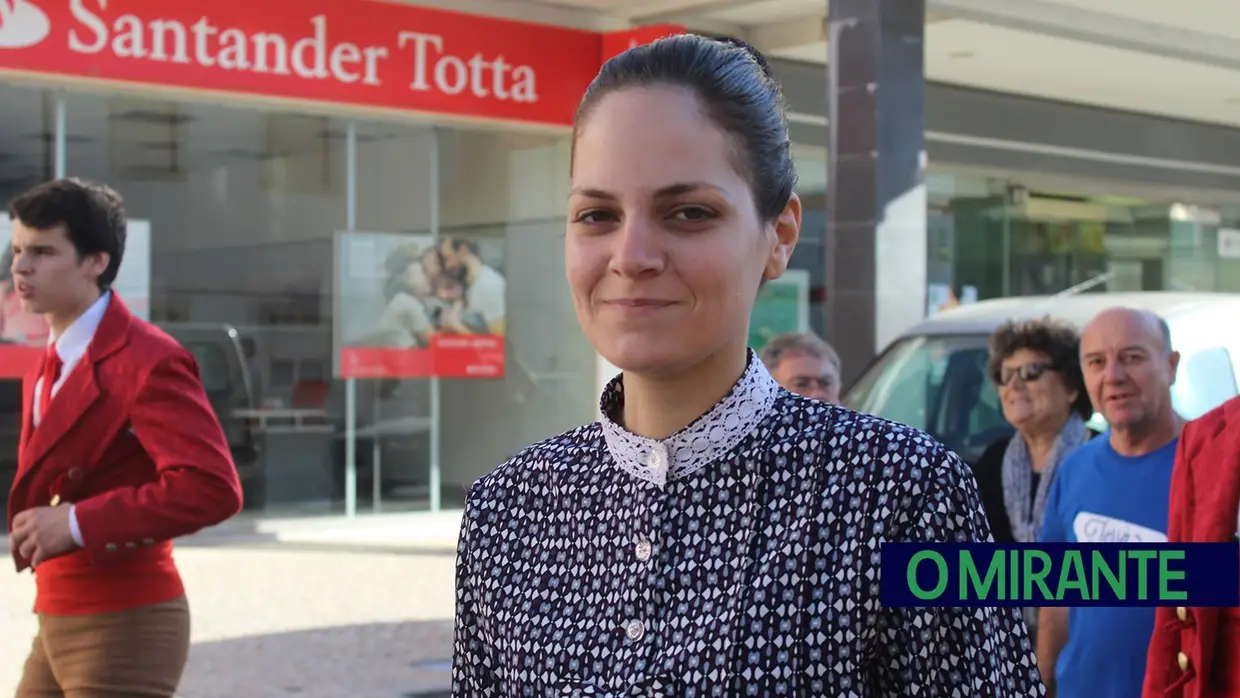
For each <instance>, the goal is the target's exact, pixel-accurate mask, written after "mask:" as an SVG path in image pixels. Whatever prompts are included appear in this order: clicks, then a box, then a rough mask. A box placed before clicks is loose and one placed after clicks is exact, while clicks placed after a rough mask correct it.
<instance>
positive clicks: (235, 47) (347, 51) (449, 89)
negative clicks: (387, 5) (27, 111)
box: [69, 0, 538, 103]
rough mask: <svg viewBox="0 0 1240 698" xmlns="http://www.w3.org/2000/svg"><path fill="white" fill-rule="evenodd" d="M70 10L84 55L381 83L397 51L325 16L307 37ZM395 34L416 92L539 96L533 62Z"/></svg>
mask: <svg viewBox="0 0 1240 698" xmlns="http://www.w3.org/2000/svg"><path fill="white" fill-rule="evenodd" d="M69 9H70V12H71V14H72V16H73V20H74V25H73V26H72V27H71V28H70V29H69V50H71V51H73V52H74V53H80V54H84V55H94V54H100V53H103V52H105V51H106V52H110V53H112V54H113V55H115V56H117V57H119V58H125V59H132V60H147V61H155V62H161V63H175V64H181V65H198V66H201V67H204V68H216V69H219V70H228V71H236V72H252V73H259V74H264V75H287V76H290V77H296V78H301V79H304V80H334V81H337V82H340V83H343V84H355V83H360V84H363V85H371V86H378V85H382V84H383V80H382V78H381V77H380V71H381V69H382V66H383V65H384V62H385V61H386V60H387V59H389V58H390V56H391V53H392V51H391V49H390V47H389V46H373V45H372V46H362V45H359V44H357V43H352V42H347V41H339V40H333V37H332V35H331V31H330V27H329V22H328V17H327V16H326V15H316V16H314V17H311V18H310V19H309V24H310V26H309V28H308V31H307V33H306V34H304V35H301V36H296V37H288V36H285V35H284V34H281V33H279V32H247V31H246V30H243V29H238V28H235V27H221V26H217V25H215V24H213V23H212V22H211V19H210V18H209V17H207V16H201V17H199V18H198V19H197V21H194V22H192V23H189V22H183V21H180V20H175V19H167V18H149V19H143V18H142V17H139V16H137V15H134V14H122V15H119V16H116V17H110V16H108V15H107V9H108V0H69ZM396 38H397V42H398V46H399V49H400V50H405V49H406V48H409V49H411V51H412V57H413V66H412V67H413V80H412V82H411V83H410V84H409V88H410V89H411V90H413V91H415V92H428V91H436V92H440V93H443V94H445V95H453V96H454V95H459V94H464V93H468V94H472V95H473V96H475V97H478V98H490V99H496V100H500V101H514V102H519V103H534V102H537V101H538V87H537V80H536V75H535V73H534V69H533V68H531V67H530V66H528V65H513V64H511V63H509V62H508V61H506V60H505V58H504V56H503V55H497V56H494V57H491V58H488V57H486V56H484V55H483V54H482V53H481V52H478V53H475V54H474V55H473V56H472V57H470V58H469V59H468V60H467V59H465V58H463V57H462V56H459V55H454V54H453V53H451V52H450V51H449V47H447V46H445V42H444V38H443V37H442V36H440V35H437V34H429V33H423V32H414V31H399V32H398V33H397V37H396Z"/></svg>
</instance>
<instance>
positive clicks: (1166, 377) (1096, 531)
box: [1038, 308, 1184, 698]
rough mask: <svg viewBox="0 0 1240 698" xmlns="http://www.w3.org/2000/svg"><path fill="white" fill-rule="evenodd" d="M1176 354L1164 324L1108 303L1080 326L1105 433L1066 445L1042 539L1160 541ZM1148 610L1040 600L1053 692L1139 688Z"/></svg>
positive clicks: (1110, 697) (1175, 421) (1089, 696)
mask: <svg viewBox="0 0 1240 698" xmlns="http://www.w3.org/2000/svg"><path fill="white" fill-rule="evenodd" d="M1179 362H1180V355H1179V354H1178V353H1177V352H1176V351H1174V350H1173V349H1172V346H1171V331H1170V330H1169V329H1168V327H1167V323H1166V322H1165V321H1164V320H1163V319H1162V318H1160V317H1159V316H1158V315H1156V314H1154V313H1151V312H1149V311H1143V310H1130V309H1127V308H1115V309H1111V310H1106V311H1104V312H1102V313H1100V314H1099V315H1098V316H1097V317H1095V318H1094V319H1093V320H1091V321H1090V323H1089V324H1088V325H1087V326H1086V327H1085V330H1084V331H1083V332H1082V333H1081V368H1082V371H1083V373H1084V375H1085V386H1086V389H1087V390H1088V391H1089V397H1090V400H1091V401H1092V402H1093V404H1094V405H1095V406H1096V407H1097V408H1098V410H1099V411H1100V412H1101V413H1102V416H1103V417H1105V418H1106V421H1107V424H1108V425H1109V428H1108V429H1107V431H1106V433H1105V434H1104V435H1102V436H1101V437H1099V438H1097V439H1093V440H1091V441H1089V442H1088V443H1086V444H1085V445H1083V446H1080V447H1078V448H1077V449H1076V450H1075V451H1074V452H1072V453H1070V454H1069V455H1068V457H1067V459H1065V460H1064V462H1063V464H1062V465H1060V467H1059V471H1058V473H1057V474H1056V476H1055V481H1054V482H1053V483H1051V490H1050V495H1049V497H1048V500H1047V503H1046V512H1045V514H1044V519H1043V522H1042V533H1041V537H1040V539H1041V541H1042V542H1043V543H1059V542H1068V543H1106V542H1113V541H1127V542H1130V543H1159V542H1165V541H1166V540H1167V510H1168V494H1169V492H1170V489H1171V471H1172V467H1173V464H1174V461H1175V451H1176V445H1177V443H1178V441H1179V436H1180V430H1181V428H1182V427H1183V424H1184V422H1183V420H1182V419H1181V418H1180V416H1179V415H1177V414H1176V413H1175V410H1174V409H1173V407H1172V403H1171V386H1172V384H1173V383H1174V382H1175V376H1176V369H1177V367H1178V366H1179ZM1153 631H1154V609H1152V608H1137V607H1116V608H1103V607H1077V608H1071V609H1069V608H1043V609H1041V611H1040V612H1039V616H1038V665H1039V668H1040V669H1041V672H1042V676H1043V678H1044V680H1046V681H1047V686H1048V688H1050V689H1051V694H1052V695H1056V696H1058V697H1059V698H1132V697H1133V696H1139V695H1141V686H1142V682H1143V681H1144V678H1145V658H1146V652H1147V650H1148V648H1149V644H1150V637H1151V635H1152V633H1153Z"/></svg>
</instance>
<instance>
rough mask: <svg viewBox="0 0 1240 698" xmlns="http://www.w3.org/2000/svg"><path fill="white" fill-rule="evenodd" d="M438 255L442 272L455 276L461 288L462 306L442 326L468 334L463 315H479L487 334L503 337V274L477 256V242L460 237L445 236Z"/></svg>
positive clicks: (504, 312)
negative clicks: (462, 288)
mask: <svg viewBox="0 0 1240 698" xmlns="http://www.w3.org/2000/svg"><path fill="white" fill-rule="evenodd" d="M439 255H440V257H441V258H442V259H443V265H444V269H445V270H446V271H448V272H449V273H451V274H455V275H456V276H457V278H458V279H460V281H461V282H462V283H463V284H464V285H465V288H464V297H465V305H464V306H463V308H461V311H460V312H459V313H456V314H455V316H453V317H451V319H450V320H449V321H448V322H445V323H444V324H445V325H446V326H447V328H448V329H449V331H453V332H459V333H460V334H470V333H471V331H470V328H469V327H468V326H467V324H466V323H465V322H464V317H465V315H467V314H469V313H474V314H477V315H479V316H481V319H482V324H483V326H484V327H485V330H486V332H487V334H493V335H503V334H504V328H505V327H506V326H507V323H506V317H507V310H506V308H507V297H506V294H507V281H505V279H504V275H503V274H500V273H499V272H498V271H496V270H495V268H493V267H491V266H490V265H488V264H486V263H485V262H483V261H482V259H481V258H480V257H478V243H476V242H474V241H473V240H465V239H463V238H455V237H445V238H443V239H442V240H440V242H439Z"/></svg>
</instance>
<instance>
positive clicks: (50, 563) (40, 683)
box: [8, 179, 242, 698]
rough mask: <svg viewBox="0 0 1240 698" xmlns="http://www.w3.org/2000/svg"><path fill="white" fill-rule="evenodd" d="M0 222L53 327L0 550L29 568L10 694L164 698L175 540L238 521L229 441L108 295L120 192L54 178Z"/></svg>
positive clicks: (173, 651) (181, 634) (184, 623)
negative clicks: (28, 615) (34, 621)
mask: <svg viewBox="0 0 1240 698" xmlns="http://www.w3.org/2000/svg"><path fill="white" fill-rule="evenodd" d="M9 213H10V215H11V216H12V217H13V219H14V222H13V240H12V245H13V276H14V278H15V280H16V283H17V288H18V292H19V293H20V295H21V298H22V304H23V306H24V307H25V308H26V310H27V311H30V312H35V313H39V314H41V315H43V316H44V318H45V319H46V320H47V322H48V325H49V326H50V328H51V335H50V337H49V341H50V343H49V344H48V346H47V347H46V349H45V352H44V354H45V361H44V363H43V365H41V366H36V367H35V368H34V369H32V370H31V371H30V372H29V373H27V374H26V378H25V380H24V381H23V383H22V390H23V402H24V407H23V412H24V413H25V417H26V419H27V420H28V421H27V422H26V425H27V426H26V428H24V429H23V430H22V436H21V442H20V446H19V448H18V456H17V460H18V470H17V478H16V480H14V482H13V486H12V490H11V492H10V494H9V502H10V504H11V506H10V508H9V521H8V524H9V532H10V533H9V549H10V552H11V554H12V556H13V561H14V563H16V566H17V570H18V571H19V572H21V571H24V570H27V569H30V570H32V571H34V578H35V579H34V581H35V587H36V595H35V606H34V610H35V613H36V614H38V634H37V635H36V636H35V638H34V642H33V643H32V645H31V649H30V654H29V655H28V657H27V658H26V664H25V668H24V670H23V673H22V679H21V683H20V684H19V685H18V688H17V698H41V697H43V696H71V697H78V696H80V697H83V698H85V697H86V696H92V697H93V696H146V697H149V698H161V697H162V698H172V696H173V695H175V694H176V690H177V684H178V683H179V682H180V679H181V672H182V670H183V669H184V667H185V662H186V659H187V658H188V653H189V643H190V609H189V603H188V601H187V600H186V597H185V587H184V585H183V583H182V581H181V576H180V573H179V572H178V571H177V566H176V562H175V561H174V560H173V554H172V552H173V540H174V539H176V538H179V537H181V536H186V535H189V534H192V533H195V532H197V531H199V530H201V529H203V528H207V527H209V526H214V525H217V524H219V523H221V522H223V521H224V520H226V519H228V518H230V517H232V516H233V515H235V514H237V513H238V512H239V511H240V510H241V506H242V493H241V483H240V482H239V481H238V478H237V469H236V465H235V464H234V462H233V459H232V455H231V452H230V449H229V446H228V441H227V440H226V439H225V437H224V431H223V429H222V428H221V427H220V423H219V422H218V421H217V418H216V415H215V412H214V411H213V410H212V408H211V404H210V402H208V400H207V396H206V393H205V392H204V390H203V387H202V383H201V382H200V380H199V367H198V363H197V362H196V361H195V360H194V356H193V354H191V353H190V352H189V351H187V350H186V349H185V348H184V347H182V346H181V345H180V344H177V342H176V341H175V340H173V339H172V338H171V337H169V336H168V335H167V334H165V333H164V332H162V331H161V330H159V329H158V328H157V327H155V326H154V325H151V324H150V323H147V322H144V321H143V320H141V319H139V318H137V317H134V316H133V315H131V314H130V312H129V310H128V309H127V308H126V307H125V304H124V303H123V302H122V300H121V298H120V296H119V295H117V294H116V293H115V292H113V291H112V290H111V284H112V282H113V281H114V280H115V279H116V275H117V272H118V271H119V269H120V266H121V258H122V256H123V253H124V250H125V232H126V227H127V224H126V221H125V210H124V204H123V202H122V200H121V198H120V195H118V194H117V193H116V192H114V191H112V190H111V189H109V188H107V187H105V186H102V185H99V184H95V183H92V182H86V181H82V180H77V179H61V180H55V181H52V182H47V183H45V184H41V185H39V186H37V187H35V188H33V189H31V190H29V191H27V192H25V193H23V194H21V195H19V196H18V197H17V198H15V199H14V200H13V202H12V204H10V206H9Z"/></svg>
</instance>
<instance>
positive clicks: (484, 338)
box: [0, 0, 1240, 516]
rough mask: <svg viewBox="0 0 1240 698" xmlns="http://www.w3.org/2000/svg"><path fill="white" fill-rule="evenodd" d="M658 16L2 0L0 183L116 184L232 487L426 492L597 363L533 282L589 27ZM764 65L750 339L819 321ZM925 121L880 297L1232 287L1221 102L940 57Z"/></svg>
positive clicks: (554, 224) (536, 425) (339, 3)
mask: <svg viewBox="0 0 1240 698" xmlns="http://www.w3.org/2000/svg"><path fill="white" fill-rule="evenodd" d="M497 7H498V5H497ZM513 7H517V6H513ZM521 7H523V6H521ZM531 7H533V4H531ZM545 10H546V8H545V7H542V10H540V12H542V11H545ZM518 11H519V12H520V13H525V12H527V10H526V9H520V8H518V9H517V10H512V9H511V8H510V12H511V13H513V14H516V13H518ZM529 11H533V10H529ZM676 30H677V29H676V28H675V27H666V26H654V27H643V28H640V29H634V30H628V31H618V32H612V31H603V29H602V28H599V27H590V28H567V27H564V26H553V25H551V24H534V23H528V22H517V21H512V20H510V19H504V18H500V17H497V16H486V15H482V14H465V13H461V12H448V11H442V10H435V9H429V8H425V7H420V6H416V5H407V4H399V3H393V2H382V1H379V0H313V1H310V2H300V3H274V2H266V3H244V2H238V1H236V0H230V1H229V2H216V3H205V2H201V1H198V0H194V1H189V0H187V1H185V2H177V3H169V2H160V1H159V0H108V2H106V3H105V2H102V1H101V0H0V199H4V200H7V199H8V198H9V197H11V196H12V195H13V194H15V193H17V192H18V191H20V190H22V189H24V188H26V187H28V186H31V185H33V184H35V183H38V182H40V181H44V180H47V179H51V178H53V177H57V176H62V175H78V176H84V177H90V178H94V179H99V180H102V181H105V182H108V183H110V184H111V185H113V186H115V187H116V188H117V189H119V190H120V191H121V192H122V193H123V194H124V195H125V196H126V198H127V200H128V204H129V213H130V216H131V218H132V223H131V228H130V235H129V242H128V248H127V251H126V259H125V264H124V267H123V269H122V273H121V277H120V278H119V279H118V291H119V292H120V293H121V294H122V295H123V296H124V297H125V298H126V300H127V301H128V303H129V304H130V306H131V307H132V308H134V309H135V310H136V311H138V312H140V313H144V314H145V315H146V317H148V318H149V319H151V320H152V321H154V322H156V323H158V324H159V325H161V326H162V327H164V328H165V329H167V331H169V332H170V333H171V334H173V335H174V336H176V337H177V338H178V339H179V340H180V341H181V342H183V343H184V344H185V345H186V346H188V347H190V348H191V349H192V350H193V351H194V352H195V354H196V355H197V356H198V359H199V363H200V364H201V366H202V372H203V381H204V384H205V385H206V387H207V389H208V391H209V392H210V394H211V398H212V401H213V403H214V404H215V406H216V410H217V412H218V413H219V415H220V417H221V422H222V423H223V424H224V425H225V427H226V430H227V432H228V436H229V440H230V442H231V443H232V445H233V448H234V452H235V454H236V456H237V460H238V465H239V468H240V470H241V472H242V477H243V480H244V481H245V483H246V490H247V498H248V505H249V508H250V509H251V510H252V511H253V512H255V513H260V514H266V515H273V516H274V515H298V514H317V513H327V512H336V511H350V512H352V511H357V512H369V511H391V510H399V509H409V508H425V507H428V506H429V507H432V508H435V507H450V506H453V505H456V504H459V502H460V501H461V499H462V497H463V494H464V489H465V487H467V486H468V485H469V483H471V482H473V481H474V480H475V479H476V478H477V477H479V476H480V475H482V474H484V473H485V472H487V471H489V470H490V469H491V468H493V467H494V466H495V465H496V464H498V463H500V462H501V461H503V460H504V459H505V458H507V457H508V456H510V455H512V454H513V453H515V452H516V451H517V450H518V449H520V448H521V447H522V446H524V445H526V444H528V443H531V442H533V441H536V440H538V439H541V438H544V437H546V436H547V435H549V434H553V433H557V432H559V431H562V430H564V429H566V428H570V427H572V426H575V425H577V424H580V423H582V422H585V421H588V420H590V419H593V418H594V416H595V414H596V404H597V396H598V390H599V386H600V384H601V383H602V381H604V380H606V379H608V378H610V377H611V376H612V375H614V373H613V372H612V369H611V368H610V367H608V366H607V365H606V364H605V363H602V362H601V361H600V360H599V359H598V357H597V355H596V354H595V353H594V352H593V350H592V349H591V347H590V346H589V344H588V343H587V342H586V341H585V339H584V337H583V336H582V334H581V332H580V329H579V328H578V326H577V322H576V318H575V315H574V312H573V309H572V305H571V300H570V298H569V295H568V293H567V289H566V287H565V283H564V281H563V278H564V273H563V264H564V260H563V244H562V239H561V236H562V234H563V225H564V223H563V221H564V213H565V202H566V192H567V185H568V166H569V150H570V147H569V146H570V144H569V124H570V122H571V119H572V113H573V110H574V108H575V106H576V103H577V101H578V99H579V98H580V96H581V94H582V92H583V90H584V89H585V87H586V86H587V85H588V83H589V81H590V80H591V79H592V78H593V76H594V75H595V73H596V72H597V70H598V68H599V66H600V65H601V64H602V62H603V60H604V58H605V57H608V56H610V55H614V54H615V53H618V52H619V51H620V50H623V49H624V48H626V47H628V46H629V45H631V44H632V43H633V42H642V41H648V40H651V39H653V38H656V37H658V36H662V35H665V34H667V33H670V32H673V31H676ZM772 65H773V69H774V71H775V74H776V77H778V78H779V79H780V81H781V82H782V83H783V85H784V87H785V90H786V92H787V96H788V99H789V103H790V110H791V112H792V114H791V118H792V122H793V123H792V134H793V140H794V141H795V142H794V155H795V157H796V160H797V165H798V170H799V172H800V175H801V183H800V185H799V187H798V190H799V193H800V194H801V196H802V199H803V201H804V202H805V207H806V215H805V227H804V230H803V236H802V241H801V243H800V244H799V246H798V249H797V252H796V254H795V256H794V258H793V263H792V267H793V268H792V269H791V270H790V271H789V273H788V274H787V275H786V276H785V278H783V279H781V280H780V281H779V282H776V283H771V284H768V285H767V287H766V288H765V289H764V293H763V297H762V298H761V299H760V301H759V307H758V309H757V312H755V315H754V318H753V327H752V332H751V340H752V342H753V343H754V344H760V343H762V342H763V341H765V340H766V339H767V338H769V336H771V335H773V334H774V333H776V332H778V331H782V330H787V329H797V328H812V329H815V330H818V331H819V332H825V329H826V328H825V309H824V308H825V303H824V299H825V294H826V292H827V291H826V289H827V288H828V287H829V284H828V283H827V282H828V279H827V274H826V269H828V268H829V266H828V264H827V252H826V250H827V249H828V248H829V245H827V241H826V239H825V233H826V230H827V222H826V218H827V216H826V198H827V174H826V173H827V171H828V167H827V159H828V154H827V152H826V149H825V143H826V138H827V134H828V130H827V125H826V120H825V112H826V104H827V97H826V91H825V83H826V72H825V69H824V66H822V65H812V64H803V63H794V62H788V61H773V62H772ZM926 124H927V133H926V143H927V150H928V159H929V163H930V164H929V173H928V175H927V179H926V184H925V201H926V212H927V218H926V227H925V230H926V232H925V233H924V235H923V236H922V237H921V238H920V239H910V240H908V241H907V244H902V245H900V246H898V249H896V248H891V249H885V250H884V255H891V254H898V255H911V256H912V257H914V259H911V260H909V261H911V264H909V265H907V267H908V268H920V269H923V270H924V277H922V278H918V279H912V278H910V279H908V283H907V284H906V285H907V287H908V288H907V289H906V290H907V293H906V294H905V295H900V296H899V298H898V299H897V300H898V302H900V303H906V304H907V305H908V306H909V308H908V309H909V311H910V312H903V313H894V314H893V316H899V317H907V316H911V315H915V316H918V317H920V316H921V315H924V314H928V313H933V312H936V311H937V310H938V309H939V308H941V307H944V306H948V305H951V304H952V303H955V302H969V301H971V300H972V299H975V298H988V297H995V296H1004V295H1016V294H1023V293H1054V292H1058V291H1062V290H1065V289H1069V288H1073V287H1084V288H1085V290H1088V291H1105V290H1135V289H1147V290H1158V289H1195V290H1210V291H1240V233H1238V232H1236V230H1237V229H1240V195H1238V194H1237V192H1240V166H1237V164H1236V163H1238V162H1240V132H1238V131H1237V130H1236V129H1229V128H1224V127H1216V126H1208V125H1203V124H1196V123H1190V122H1184V121H1175V120H1170V119H1164V118H1156V117H1148V116H1141V115H1134V114H1125V113H1119V112H1113V111H1108V110H1104V109H1098V108H1092V107H1083V106H1074V105H1066V104H1060V103H1051V102H1047V101H1042V100H1037V99H1031V98H1027V97H1017V96H1013V95H1003V94H997V93H988V92H981V91H977V90H969V89H963V88H957V87H951V86H946V85H939V84H931V85H927V89H926ZM4 235H7V233H6V229H5V221H4V220H0V236H4ZM3 242H7V241H6V240H0V243H3ZM0 266H6V267H7V265H0ZM2 277H3V274H0V291H3V292H4V294H5V296H4V299H3V300H4V301H5V302H4V303H3V304H2V305H0V313H3V316H0V340H3V343H0V488H7V482H8V478H11V477H12V474H13V471H14V470H15V462H14V460H15V449H16V440H17V433H18V432H17V429H18V423H19V416H18V415H19V413H20V404H21V395H20V390H19V386H18V383H17V381H16V380H13V379H12V378H13V377H14V376H16V375H18V374H19V373H20V372H21V370H22V368H23V367H24V364H23V363H22V360H21V359H20V358H16V357H19V355H20V354H22V352H23V351H25V350H27V349H28V348H29V347H38V346H41V343H42V341H43V339H44V335H41V334H40V332H41V331H42V332H45V328H43V329H42V330H40V328H39V327H37V323H33V324H32V323H30V322H28V321H27V319H25V318H22V317H21V316H20V312H19V309H18V308H16V307H15V305H14V304H13V303H11V302H9V298H8V294H9V283H8V280H7V279H6V278H2ZM899 329H903V328H902V327H900V328H896V327H892V328H885V330H884V331H886V332H887V333H888V334H890V332H893V331H897V330H899ZM879 348H880V347H874V348H873V350H874V351H877V350H878V349H879ZM845 368H846V373H852V372H853V371H854V370H855V369H857V368H860V367H859V366H858V367H845ZM6 377H7V379H6Z"/></svg>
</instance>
